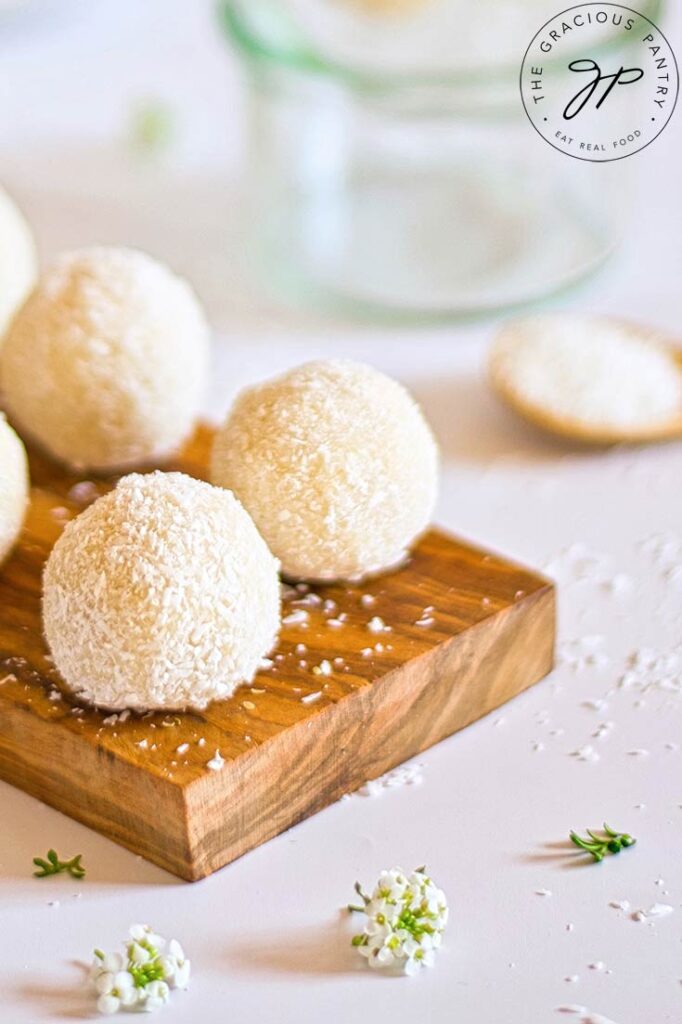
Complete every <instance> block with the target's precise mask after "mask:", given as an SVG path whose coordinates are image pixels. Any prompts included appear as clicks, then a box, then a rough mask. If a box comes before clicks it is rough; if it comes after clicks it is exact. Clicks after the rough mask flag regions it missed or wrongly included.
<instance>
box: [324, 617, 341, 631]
mask: <svg viewBox="0 0 682 1024" xmlns="http://www.w3.org/2000/svg"><path fill="white" fill-rule="evenodd" d="M327 625H328V626H329V628H330V629H341V627H342V626H343V620H342V619H327Z"/></svg>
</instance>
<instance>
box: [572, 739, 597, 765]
mask: <svg viewBox="0 0 682 1024" xmlns="http://www.w3.org/2000/svg"><path fill="white" fill-rule="evenodd" d="M571 757H575V758H576V760H578V761H598V760H599V754H598V752H597V751H596V750H595V749H594V747H592V746H590V744H589V743H588V744H587V745H586V746H584V747H580V748H579V749H578V750H574V751H573V752H572V754H571Z"/></svg>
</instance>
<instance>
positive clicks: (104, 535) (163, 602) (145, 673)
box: [43, 472, 280, 711]
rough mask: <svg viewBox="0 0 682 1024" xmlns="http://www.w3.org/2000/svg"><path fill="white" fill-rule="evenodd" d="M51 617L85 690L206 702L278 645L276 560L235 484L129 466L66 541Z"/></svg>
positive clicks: (61, 662)
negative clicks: (232, 488) (231, 488)
mask: <svg viewBox="0 0 682 1024" xmlns="http://www.w3.org/2000/svg"><path fill="white" fill-rule="evenodd" d="M43 622H44V627H45V636H46V638H47V642H48V644H49V646H50V651H51V653H52V656H53V658H54V663H55V665H56V667H57V669H58V670H59V672H60V673H61V675H62V677H63V679H64V682H65V683H66V685H67V686H68V688H69V689H70V690H71V691H72V692H73V693H74V694H75V695H76V696H77V697H78V698H80V699H82V700H85V701H88V702H90V703H92V704H96V705H99V706H101V707H104V708H108V709H112V710H120V709H122V708H133V709H137V710H140V711H141V710H147V709H152V708H167V709H171V708H173V709H180V708H205V707H206V705H207V704H208V703H209V701H212V700H215V699H219V698H225V697H229V696H230V695H231V694H232V693H233V692H234V690H235V689H236V688H237V687H238V686H239V685H240V684H241V683H244V682H250V681H251V680H252V679H253V676H254V675H255V673H256V670H257V668H258V664H259V662H260V660H261V658H262V657H263V656H264V655H266V654H268V652H269V651H270V649H271V647H272V646H273V644H274V642H275V639H276V636H277V632H278V630H279V622H280V614H279V579H278V564H277V561H276V559H275V558H273V556H272V555H271V553H270V552H269V550H268V548H267V546H266V544H265V542H264V541H263V539H262V537H261V536H260V535H259V533H258V531H257V530H256V527H255V526H254V524H253V522H252V520H251V518H250V516H249V515H248V513H246V512H245V511H244V509H243V508H242V506H241V505H240V503H239V502H238V501H237V499H236V498H235V497H234V495H233V494H230V493H229V492H228V491H224V490H222V489H220V488H217V487H212V486H211V484H207V483H203V482H202V481H199V480H194V479H193V478H191V477H188V476H185V475H184V474H182V473H160V472H156V473H151V474H147V475H140V474H132V475H130V476H127V477H124V478H123V479H122V480H121V481H120V483H119V484H118V486H117V487H116V489H115V490H113V491H111V492H110V493H109V494H106V495H105V496H104V497H102V498H100V499H99V500H98V501H96V502H95V503H94V504H93V505H91V506H90V507H89V508H88V509H86V510H85V511H84V512H83V513H82V514H81V515H80V516H78V518H77V519H74V520H73V521H72V522H70V523H69V524H68V525H67V527H66V528H65V530H64V532H63V534H62V536H61V537H60V538H59V540H58V541H57V543H56V545H55V547H54V549H53V551H52V553H51V555H50V557H49V559H48V562H47V565H46V567H45V574H44V578H43Z"/></svg>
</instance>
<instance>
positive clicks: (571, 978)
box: [564, 974, 580, 985]
mask: <svg viewBox="0 0 682 1024" xmlns="http://www.w3.org/2000/svg"><path fill="white" fill-rule="evenodd" d="M564 981H568V982H570V983H571V984H572V985H575V984H576V983H577V982H579V981H580V975H579V974H567V975H566V977H565V978H564Z"/></svg>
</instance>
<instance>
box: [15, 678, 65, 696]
mask: <svg viewBox="0 0 682 1024" xmlns="http://www.w3.org/2000/svg"><path fill="white" fill-rule="evenodd" d="M3 682H4V679H0V684H1V683H3ZM47 699H48V700H52V701H57V700H62V699H63V696H62V693H61V691H60V690H50V692H49V693H48V695H47Z"/></svg>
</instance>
